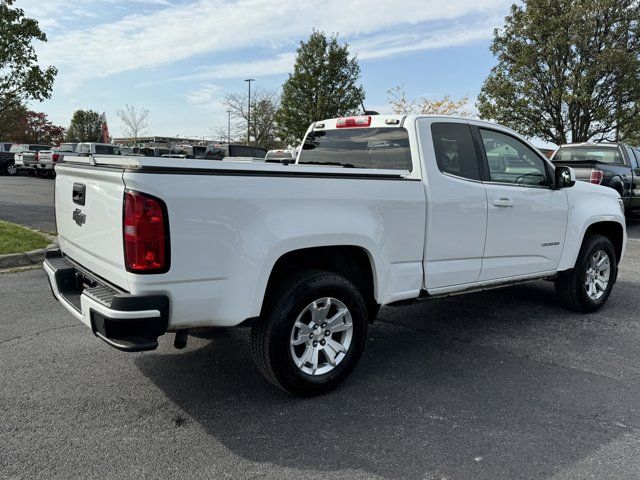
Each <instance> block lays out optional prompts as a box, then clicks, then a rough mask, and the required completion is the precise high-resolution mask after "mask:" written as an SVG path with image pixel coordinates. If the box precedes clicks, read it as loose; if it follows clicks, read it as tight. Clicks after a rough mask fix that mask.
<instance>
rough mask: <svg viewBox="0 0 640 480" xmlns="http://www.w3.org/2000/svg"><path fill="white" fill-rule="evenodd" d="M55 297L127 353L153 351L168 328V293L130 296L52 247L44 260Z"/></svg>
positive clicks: (100, 336) (105, 338)
mask: <svg viewBox="0 0 640 480" xmlns="http://www.w3.org/2000/svg"><path fill="white" fill-rule="evenodd" d="M44 270H45V272H47V276H48V277H49V285H50V286H51V291H52V293H53V296H54V297H55V298H56V299H57V300H58V301H59V302H60V303H61V304H62V305H63V306H64V307H65V308H66V309H67V310H68V311H69V313H71V314H72V315H73V316H74V317H75V318H77V319H78V320H80V321H81V322H82V323H84V324H85V325H87V326H88V327H89V328H91V330H92V331H93V333H94V334H95V335H96V336H97V337H98V338H100V339H101V340H103V341H105V342H106V343H108V344H109V345H111V346H112V347H114V348H117V349H119V350H123V351H127V352H140V351H144V350H154V349H155V348H157V347H158V337H159V336H160V335H163V334H164V333H165V332H166V331H167V325H168V321H169V299H168V297H167V296H165V295H131V294H129V293H124V292H121V291H118V290H116V289H115V288H113V287H112V286H110V285H107V284H106V283H105V282H103V281H101V280H100V279H98V278H97V277H95V276H93V275H92V274H91V273H90V272H87V271H85V270H83V269H81V268H79V267H78V266H77V265H75V264H73V263H72V262H70V261H69V260H68V259H67V258H65V257H63V256H62V253H61V252H60V250H49V251H47V255H46V258H45V261H44Z"/></svg>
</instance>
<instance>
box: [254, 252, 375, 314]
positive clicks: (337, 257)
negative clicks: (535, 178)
mask: <svg viewBox="0 0 640 480" xmlns="http://www.w3.org/2000/svg"><path fill="white" fill-rule="evenodd" d="M305 269H321V270H327V271H330V272H334V273H337V274H339V275H342V276H344V277H345V278H347V279H349V280H350V281H351V282H352V283H353V284H354V285H355V286H356V287H357V288H358V290H360V292H361V293H362V296H363V297H364V299H365V302H366V304H367V309H368V313H369V318H370V320H373V318H372V317H375V314H376V313H377V309H378V307H379V303H378V300H377V291H378V280H377V278H376V268H375V260H374V258H373V255H372V254H371V252H370V251H369V250H368V249H366V248H364V247H362V246H359V245H329V246H313V247H305V248H298V249H295V250H291V251H288V252H286V253H283V254H282V255H280V256H279V257H278V259H277V260H276V261H275V263H274V264H273V267H272V268H271V270H270V272H269V276H268V279H267V281H266V286H265V288H264V295H263V296H262V298H261V306H260V311H261V312H262V310H263V308H264V306H265V305H266V300H267V299H268V298H269V297H270V296H271V295H273V294H274V289H275V288H276V286H277V285H278V284H279V283H280V281H281V280H283V279H284V278H286V277H287V276H288V275H290V274H292V273H294V272H297V271H300V270H305Z"/></svg>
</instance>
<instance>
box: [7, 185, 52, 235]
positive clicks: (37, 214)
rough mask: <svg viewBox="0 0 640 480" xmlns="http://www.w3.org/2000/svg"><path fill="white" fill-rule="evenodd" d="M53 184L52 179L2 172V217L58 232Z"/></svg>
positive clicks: (47, 230)
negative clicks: (12, 175) (54, 212)
mask: <svg viewBox="0 0 640 480" xmlns="http://www.w3.org/2000/svg"><path fill="white" fill-rule="evenodd" d="M53 185H54V181H53V180H51V179H45V178H37V177H30V176H28V175H26V174H20V175H17V176H15V177H9V176H6V175H5V176H2V175H0V220H6V221H8V222H14V223H19V224H21V225H26V226H28V227H31V228H37V229H38V230H42V231H45V232H49V233H53V232H55V231H56V225H55V220H54V218H53Z"/></svg>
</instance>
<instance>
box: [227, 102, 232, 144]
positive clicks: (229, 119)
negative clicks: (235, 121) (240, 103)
mask: <svg viewBox="0 0 640 480" xmlns="http://www.w3.org/2000/svg"><path fill="white" fill-rule="evenodd" d="M227 143H231V110H227Z"/></svg>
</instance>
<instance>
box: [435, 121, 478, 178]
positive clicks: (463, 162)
mask: <svg viewBox="0 0 640 480" xmlns="http://www.w3.org/2000/svg"><path fill="white" fill-rule="evenodd" d="M431 136H432V137H433V148H434V150H435V152H436V163H437V164H438V168H439V169H440V171H441V172H442V173H448V174H450V175H455V176H456V177H462V178H468V179H470V180H480V168H479V166H478V154H477V152H476V147H475V145H474V143H473V135H472V134H471V127H469V125H467V124H466V123H449V122H446V123H445V122H438V123H433V124H431Z"/></svg>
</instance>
